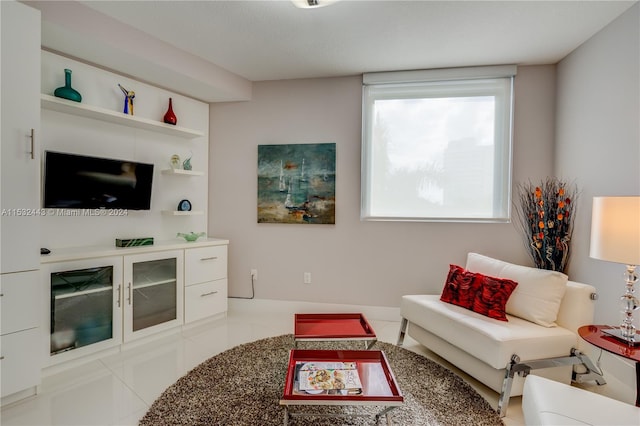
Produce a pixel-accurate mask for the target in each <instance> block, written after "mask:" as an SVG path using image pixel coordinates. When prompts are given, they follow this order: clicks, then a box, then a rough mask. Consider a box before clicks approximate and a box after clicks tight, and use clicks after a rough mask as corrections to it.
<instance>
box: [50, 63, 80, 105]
mask: <svg viewBox="0 0 640 426" xmlns="http://www.w3.org/2000/svg"><path fill="white" fill-rule="evenodd" d="M53 94H54V96H56V97H58V98H64V99H69V100H70V101H74V102H82V95H80V93H79V92H78V91H77V90H75V89H74V88H73V87H71V70H70V69H65V70H64V86H62V87H58V88H57V89H56V90H55V92H53Z"/></svg>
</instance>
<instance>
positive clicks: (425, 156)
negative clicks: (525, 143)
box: [361, 66, 516, 222]
mask: <svg viewBox="0 0 640 426" xmlns="http://www.w3.org/2000/svg"><path fill="white" fill-rule="evenodd" d="M515 71H516V67H515V66H498V67H480V68H458V69H452V70H432V71H410V72H397V73H374V74H365V76H364V79H363V115H362V120H363V128H362V129H363V130H362V137H363V140H362V206H361V218H362V219H363V220H396V221H469V222H473V221H487V222H506V221H508V220H509V214H510V205H511V201H510V196H511V124H512V113H511V111H512V103H513V99H512V91H513V77H514V75H515Z"/></svg>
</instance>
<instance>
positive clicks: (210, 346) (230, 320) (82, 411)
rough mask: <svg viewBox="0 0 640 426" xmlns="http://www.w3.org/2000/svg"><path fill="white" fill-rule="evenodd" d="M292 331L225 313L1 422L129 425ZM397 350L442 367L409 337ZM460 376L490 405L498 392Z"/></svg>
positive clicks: (389, 327) (512, 412) (380, 327)
mask: <svg viewBox="0 0 640 426" xmlns="http://www.w3.org/2000/svg"><path fill="white" fill-rule="evenodd" d="M369 320H370V323H371V325H372V326H373V328H374V330H375V331H376V334H377V335H378V339H379V340H381V341H384V342H388V343H394V344H395V342H396V339H397V336H398V329H399V326H400V323H399V322H395V321H377V320H375V319H371V318H369ZM292 332H293V318H292V316H291V315H290V314H289V313H282V312H264V311H260V312H257V313H252V314H247V312H245V311H243V312H234V311H233V310H230V311H229V313H228V315H227V317H226V318H223V319H219V320H216V321H212V322H209V323H207V324H203V325H200V326H198V327H196V328H192V329H189V330H183V331H181V332H178V333H174V334H172V335H170V336H165V337H162V338H161V339H158V340H154V341H152V342H150V343H146V344H144V345H141V346H137V347H134V348H131V349H127V350H125V351H122V352H120V353H118V354H115V355H108V356H104V357H102V358H99V359H97V360H94V361H91V362H88V363H85V364H83V365H80V366H78V367H74V368H73V369H69V370H66V371H63V372H60V373H57V374H55V375H50V376H47V377H45V378H44V379H43V381H42V385H41V387H40V391H39V393H38V395H37V396H35V397H30V398H27V399H25V400H22V401H20V402H17V403H14V404H11V405H8V406H5V407H3V408H2V411H1V417H0V424H2V425H3V426H13V425H30V426H45V425H82V426H89V425H136V424H137V422H138V420H139V419H140V418H142V416H143V415H144V414H145V413H146V411H147V409H148V408H149V406H150V405H151V404H152V403H153V401H154V400H155V399H156V398H157V397H159V396H160V395H161V393H162V392H163V391H164V390H165V389H166V388H167V387H168V386H170V385H171V384H172V383H174V382H175V381H176V380H177V379H178V378H179V377H181V376H182V375H184V374H186V373H187V372H188V371H189V370H191V369H192V368H194V367H195V366H196V365H198V364H199V363H201V362H203V361H205V360H206V359H208V358H210V357H211V356H214V355H216V354H218V353H220V352H222V351H224V350H226V349H228V348H231V347H233V346H236V345H239V344H242V343H247V342H251V341H254V340H258V339H262V338H266V337H271V336H277V335H281V334H286V333H292ZM404 347H405V348H407V349H410V350H413V351H416V352H419V353H421V354H423V355H425V356H428V357H430V358H432V359H435V360H436V361H438V362H441V363H444V364H446V362H445V361H443V360H441V359H439V358H438V357H437V356H435V355H433V354H430V353H429V352H428V351H427V350H426V349H425V348H424V347H423V346H421V345H419V344H418V343H416V342H415V341H414V340H412V339H411V338H410V337H408V336H407V338H406V339H405V344H404ZM449 367H450V366H449ZM458 373H460V372H458ZM461 375H462V376H463V377H464V378H465V380H467V382H469V383H470V384H471V385H472V386H473V387H474V388H476V389H477V390H478V391H479V392H480V393H481V395H482V396H484V397H485V398H486V399H487V400H488V401H489V402H490V404H491V405H492V406H493V407H494V408H495V407H496V406H497V399H498V394H496V393H495V392H493V391H491V390H489V389H488V388H486V387H484V386H483V385H481V384H479V383H477V382H475V381H474V380H473V379H471V378H469V377H467V376H466V375H464V374H461ZM504 420H505V424H506V425H507V426H515V425H523V424H524V422H523V419H522V409H521V403H520V398H519V397H518V398H512V399H511V403H510V405H509V410H508V413H507V417H506V418H505V419H504Z"/></svg>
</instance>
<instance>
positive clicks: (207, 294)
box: [200, 291, 217, 297]
mask: <svg viewBox="0 0 640 426" xmlns="http://www.w3.org/2000/svg"><path fill="white" fill-rule="evenodd" d="M216 293H217V291H210V292H209V293H204V294H201V295H200V297H205V296H211V295H212V294H216Z"/></svg>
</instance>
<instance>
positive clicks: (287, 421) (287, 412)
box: [282, 405, 289, 426]
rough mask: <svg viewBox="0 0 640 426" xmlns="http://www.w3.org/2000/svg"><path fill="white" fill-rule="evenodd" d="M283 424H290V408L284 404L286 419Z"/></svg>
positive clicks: (285, 425)
mask: <svg viewBox="0 0 640 426" xmlns="http://www.w3.org/2000/svg"><path fill="white" fill-rule="evenodd" d="M282 424H283V425H284V426H287V425H288V424H289V409H288V408H287V406H286V405H285V406H284V421H283V423H282Z"/></svg>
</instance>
